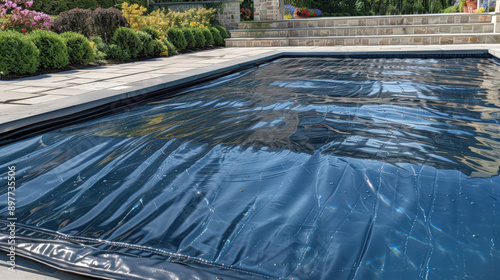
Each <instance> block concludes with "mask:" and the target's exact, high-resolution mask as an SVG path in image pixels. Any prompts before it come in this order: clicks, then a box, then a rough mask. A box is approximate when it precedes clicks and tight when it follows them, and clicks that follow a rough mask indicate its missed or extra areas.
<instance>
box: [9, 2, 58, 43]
mask: <svg viewBox="0 0 500 280" xmlns="http://www.w3.org/2000/svg"><path fill="white" fill-rule="evenodd" d="M32 5H33V0H0V17H7V18H8V20H7V21H6V22H4V23H3V24H2V26H1V28H2V29H13V30H16V31H19V32H21V33H24V34H25V35H28V33H29V32H30V31H32V30H42V29H43V30H50V29H51V27H52V24H53V23H54V19H52V18H51V17H50V16H49V15H47V14H44V13H42V12H37V11H31V10H29V9H28V8H30V7H31V6H32Z"/></svg>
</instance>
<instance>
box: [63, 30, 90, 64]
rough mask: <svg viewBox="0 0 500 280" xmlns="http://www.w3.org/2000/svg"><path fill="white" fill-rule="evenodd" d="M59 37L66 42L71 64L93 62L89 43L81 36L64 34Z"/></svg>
mask: <svg viewBox="0 0 500 280" xmlns="http://www.w3.org/2000/svg"><path fill="white" fill-rule="evenodd" d="M61 37H62V38H63V39H64V40H65V41H66V47H67V48H68V55H69V62H70V63H71V64H75V63H87V62H91V61H92V60H94V51H93V50H92V47H91V46H90V42H89V40H87V38H85V37H84V36H83V35H82V34H78V33H76V32H66V33H63V34H61Z"/></svg>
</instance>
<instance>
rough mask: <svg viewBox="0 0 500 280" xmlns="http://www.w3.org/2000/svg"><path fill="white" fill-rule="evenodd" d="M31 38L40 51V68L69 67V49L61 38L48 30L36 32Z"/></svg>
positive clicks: (31, 34)
mask: <svg viewBox="0 0 500 280" xmlns="http://www.w3.org/2000/svg"><path fill="white" fill-rule="evenodd" d="M29 37H30V38H31V40H32V41H33V43H34V44H35V46H36V47H37V48H38V50H39V51H40V67H41V68H46V69H51V68H54V69H59V68H64V67H66V66H68V64H69V55H68V48H67V47H66V44H65V42H64V40H63V39H62V38H61V36H59V35H57V33H54V32H51V31H47V30H35V31H33V32H31V33H30V35H29Z"/></svg>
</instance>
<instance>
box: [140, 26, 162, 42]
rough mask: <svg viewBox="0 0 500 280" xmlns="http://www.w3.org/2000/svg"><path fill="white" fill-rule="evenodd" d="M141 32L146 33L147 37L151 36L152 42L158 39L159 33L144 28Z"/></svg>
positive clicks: (149, 28)
mask: <svg viewBox="0 0 500 280" xmlns="http://www.w3.org/2000/svg"><path fill="white" fill-rule="evenodd" d="M141 31H143V32H146V33H148V34H149V35H151V38H153V40H158V39H160V32H158V31H157V30H156V29H153V28H151V27H147V26H144V27H143V28H142V30H141Z"/></svg>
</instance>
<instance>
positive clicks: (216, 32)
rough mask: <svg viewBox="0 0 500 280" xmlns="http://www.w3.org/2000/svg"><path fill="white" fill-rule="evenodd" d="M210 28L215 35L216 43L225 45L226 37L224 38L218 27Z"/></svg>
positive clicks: (213, 35)
mask: <svg viewBox="0 0 500 280" xmlns="http://www.w3.org/2000/svg"><path fill="white" fill-rule="evenodd" d="M209 30H210V32H211V33H212V37H214V42H215V45H217V46H221V45H224V39H222V36H221V35H220V32H219V30H217V28H215V27H210V28H209Z"/></svg>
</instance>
